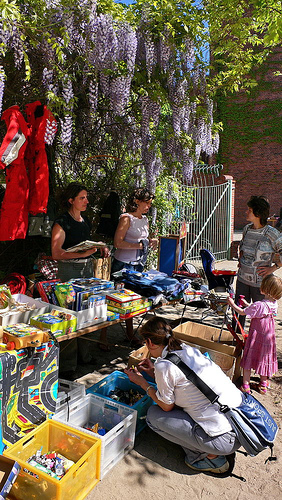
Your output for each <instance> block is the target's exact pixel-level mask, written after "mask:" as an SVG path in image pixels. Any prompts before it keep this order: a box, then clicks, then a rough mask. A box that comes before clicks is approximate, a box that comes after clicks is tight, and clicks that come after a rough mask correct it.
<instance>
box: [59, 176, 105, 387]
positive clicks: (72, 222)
mask: <svg viewBox="0 0 282 500" xmlns="http://www.w3.org/2000/svg"><path fill="white" fill-rule="evenodd" d="M61 204H62V207H63V208H65V209H66V210H67V211H66V212H65V213H63V214H62V215H61V216H60V217H58V218H57V219H56V220H55V222H54V225H53V229H52V243H51V244H52V257H53V258H54V259H55V260H57V261H58V275H57V277H58V278H59V279H60V280H61V281H62V282H65V281H68V280H70V279H72V278H80V277H82V278H91V277H92V276H93V260H92V259H91V255H92V254H94V253H95V252H96V250H97V249H96V248H91V249H89V250H85V251H84V252H66V249H67V248H70V247H72V246H74V245H77V244H78V243H81V242H82V241H85V240H89V239H90V232H91V223H90V221H89V219H88V217H86V216H85V215H84V214H83V215H82V214H81V213H83V212H84V211H85V210H86V208H87V205H88V198H87V190H86V188H85V187H84V186H83V185H81V184H79V183H77V182H72V183H71V184H69V185H68V186H67V188H66V189H65V191H64V192H63V194H62V197H61ZM108 253H109V251H108V249H107V248H103V256H104V257H107V254H108ZM101 332H102V333H101V335H100V341H101V348H103V350H107V338H106V333H103V332H104V330H101ZM77 352H79V355H80V358H81V361H82V362H83V363H89V362H90V361H91V359H92V356H91V349H89V346H88V345H87V342H85V341H83V340H80V339H72V340H65V341H64V342H60V361H59V366H60V376H61V378H68V379H72V378H76V374H75V371H76V368H77V362H78V358H77Z"/></svg>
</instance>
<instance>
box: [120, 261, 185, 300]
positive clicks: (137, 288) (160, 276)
mask: <svg viewBox="0 0 282 500" xmlns="http://www.w3.org/2000/svg"><path fill="white" fill-rule="evenodd" d="M119 281H122V282H123V283H124V286H125V288H128V289H129V290H133V291H134V292H136V293H139V294H140V295H142V296H143V297H149V298H150V300H152V302H153V305H157V304H158V303H159V302H163V301H164V302H167V301H170V300H179V299H180V298H182V294H183V291H184V290H185V289H186V288H187V287H188V286H189V285H190V280H189V279H186V280H183V281H181V282H180V281H179V280H178V279H176V278H171V277H169V276H168V275H167V274H165V273H161V272H160V271H155V270H154V269H150V270H149V271H147V272H143V273H140V272H137V271H131V270H129V269H124V270H122V272H121V276H120V277H119Z"/></svg>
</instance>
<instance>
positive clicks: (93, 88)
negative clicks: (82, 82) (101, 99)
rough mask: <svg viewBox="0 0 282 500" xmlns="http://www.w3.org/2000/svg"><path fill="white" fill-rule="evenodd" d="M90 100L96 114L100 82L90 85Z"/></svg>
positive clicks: (92, 82)
mask: <svg viewBox="0 0 282 500" xmlns="http://www.w3.org/2000/svg"><path fill="white" fill-rule="evenodd" d="M88 98H89V103H90V107H91V110H92V111H93V112H94V113H95V111H96V109H97V104H98V82H97V81H96V80H94V81H91V82H90V83H89V94H88Z"/></svg>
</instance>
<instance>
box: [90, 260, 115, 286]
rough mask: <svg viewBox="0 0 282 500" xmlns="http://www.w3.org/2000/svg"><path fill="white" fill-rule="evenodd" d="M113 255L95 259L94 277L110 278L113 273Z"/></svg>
mask: <svg viewBox="0 0 282 500" xmlns="http://www.w3.org/2000/svg"><path fill="white" fill-rule="evenodd" d="M111 262H112V258H111V257H105V258H104V259H93V270H94V277H95V278H98V279H104V280H109V279H110V275H111Z"/></svg>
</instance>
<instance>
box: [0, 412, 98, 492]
mask: <svg viewBox="0 0 282 500" xmlns="http://www.w3.org/2000/svg"><path fill="white" fill-rule="evenodd" d="M37 450H41V452H42V454H44V453H49V452H51V451H54V452H56V453H60V454H62V455H63V456H64V457H66V458H68V459H69V460H72V461H73V462H74V464H73V465H72V466H71V468H70V469H69V470H68V471H67V472H66V474H65V475H64V476H63V477H62V478H61V479H60V480H58V479H56V478H53V477H51V476H49V475H48V474H47V473H45V472H42V471H41V470H39V469H37V468H36V467H34V466H32V465H30V464H29V462H28V459H29V458H30V457H32V456H33V455H34V454H35V453H36V451H37ZM4 456H5V457H8V458H10V459H12V460H17V462H18V463H19V464H20V466H21V471H20V473H19V475H18V478H17V481H16V483H15V484H14V485H13V487H12V489H11V492H10V495H9V496H10V497H11V499H16V500H31V499H32V498H36V499H40V500H51V499H52V500H83V499H84V498H85V497H86V496H87V495H88V493H89V492H90V491H91V490H92V488H94V487H95V486H96V485H97V483H98V482H99V479H100V460H101V440H100V439H97V437H96V436H94V435H93V436H90V435H88V434H86V433H84V432H80V431H79V430H77V429H74V428H72V427H69V426H67V425H64V424H62V423H60V422H56V421H54V420H51V419H48V420H46V421H45V422H44V423H43V424H41V425H39V426H38V427H36V429H34V430H33V431H32V432H29V434H28V435H27V436H24V437H23V438H21V439H20V440H19V441H17V443H15V444H13V445H12V446H10V447H9V448H8V449H7V450H5V451H4Z"/></svg>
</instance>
